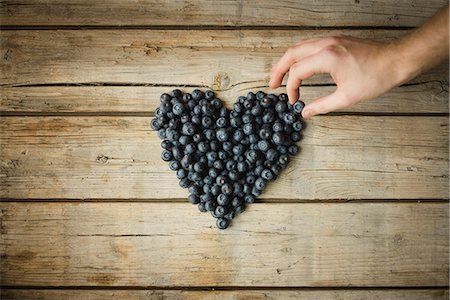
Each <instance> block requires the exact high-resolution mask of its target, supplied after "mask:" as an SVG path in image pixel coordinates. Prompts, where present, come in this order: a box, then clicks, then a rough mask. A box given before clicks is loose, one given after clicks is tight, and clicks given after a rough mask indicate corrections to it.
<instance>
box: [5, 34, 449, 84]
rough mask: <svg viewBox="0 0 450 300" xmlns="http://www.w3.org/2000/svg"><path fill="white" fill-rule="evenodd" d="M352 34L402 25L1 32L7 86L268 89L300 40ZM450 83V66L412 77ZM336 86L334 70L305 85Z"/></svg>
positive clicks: (383, 36) (382, 36)
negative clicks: (284, 58)
mask: <svg viewBox="0 0 450 300" xmlns="http://www.w3.org/2000/svg"><path fill="white" fill-rule="evenodd" d="M338 34H347V35H352V36H358V37H365V38H376V39H381V40H388V39H393V38H395V37H399V36H401V35H403V34H405V31H398V30H394V31H391V30H354V31H353V30H310V31H308V30H297V31H289V30H256V31H255V30H239V31H236V30H221V31H220V30H198V31H196V30H172V31H166V30H116V31H114V30H87V31H86V30H58V31H56V30H43V31H36V30H21V31H3V32H2V35H1V36H0V45H1V57H3V59H2V60H0V70H1V72H0V84H2V85H18V84H55V83H62V84H67V83H69V84H74V83H75V84H76V83H86V82H88V83H91V82H102V83H109V84H117V83H125V84H132V83H144V84H151V85H194V86H208V87H210V88H213V89H215V90H229V89H231V88H233V87H236V86H239V85H241V84H243V83H252V84H254V85H255V86H258V85H262V86H266V85H267V83H268V80H269V76H270V70H271V68H272V66H273V65H274V64H275V63H276V62H277V61H278V59H279V58H280V57H281V55H282V54H283V53H284V52H285V50H286V49H287V47H288V46H290V45H292V44H294V43H296V42H298V40H300V39H304V38H310V37H316V36H327V35H338ZM428 81H440V82H448V63H446V64H442V65H441V66H439V67H437V68H435V69H433V70H432V71H430V72H428V73H426V74H424V75H421V76H419V77H418V78H416V79H415V81H413V82H428ZM312 83H314V84H328V83H333V81H332V79H331V77H330V76H328V75H320V76H319V75H318V76H314V77H313V79H311V80H307V81H305V84H312Z"/></svg>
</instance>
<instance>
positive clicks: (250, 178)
mask: <svg viewBox="0 0 450 300" xmlns="http://www.w3.org/2000/svg"><path fill="white" fill-rule="evenodd" d="M255 180H256V177H255V176H253V175H247V177H246V178H245V181H246V182H247V183H248V184H254V183H255Z"/></svg>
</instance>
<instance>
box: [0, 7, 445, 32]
mask: <svg viewBox="0 0 450 300" xmlns="http://www.w3.org/2000/svg"><path fill="white" fill-rule="evenodd" d="M446 4H447V2H446V1H444V0H431V1H416V0H413V1H410V0H401V1H394V0H388V1H383V0H373V1H344V0H334V1H325V0H319V1H313V2H312V1H306V0H303V1H294V0H281V1H269V0H264V1H257V2H255V1H250V0H243V1H240V0H239V1H238V0H230V1H210V0H201V1H196V0H177V1H161V0H145V1H137V0H131V1H130V0H128V1H122V0H114V1H104V0H97V1H95V2H92V1H86V0H77V1H70V2H67V1H61V0H52V1H44V0H39V1H31V0H13V1H2V2H0V20H1V23H0V24H1V25H120V26H124V25H145V26H151V25H159V26H161V25H176V26H180V25H182V26H185V25H216V26H217V25H219V26H224V25H225V26H249V25H250V26H314V27H316V26H417V25H419V24H421V23H422V22H424V21H425V20H426V19H428V18H429V17H431V16H432V15H433V14H434V13H435V12H436V11H437V10H438V9H439V8H441V7H443V6H445V5H446Z"/></svg>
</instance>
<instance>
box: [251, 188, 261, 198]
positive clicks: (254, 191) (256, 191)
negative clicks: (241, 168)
mask: <svg viewBox="0 0 450 300" xmlns="http://www.w3.org/2000/svg"><path fill="white" fill-rule="evenodd" d="M252 195H254V196H255V197H259V196H260V195H261V190H258V189H257V188H256V187H253V189H252Z"/></svg>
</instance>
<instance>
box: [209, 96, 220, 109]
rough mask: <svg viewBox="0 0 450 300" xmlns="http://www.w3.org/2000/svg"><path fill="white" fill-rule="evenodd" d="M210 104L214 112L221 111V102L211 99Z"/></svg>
mask: <svg viewBox="0 0 450 300" xmlns="http://www.w3.org/2000/svg"><path fill="white" fill-rule="evenodd" d="M211 104H212V105H213V106H214V108H215V109H216V110H218V109H221V108H222V106H223V103H222V100H220V99H217V98H215V99H213V100H212V101H211Z"/></svg>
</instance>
